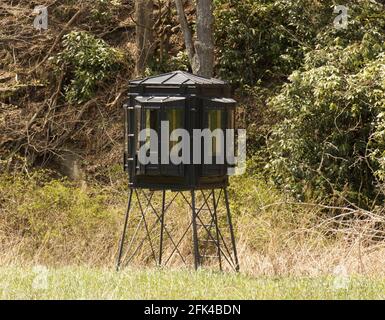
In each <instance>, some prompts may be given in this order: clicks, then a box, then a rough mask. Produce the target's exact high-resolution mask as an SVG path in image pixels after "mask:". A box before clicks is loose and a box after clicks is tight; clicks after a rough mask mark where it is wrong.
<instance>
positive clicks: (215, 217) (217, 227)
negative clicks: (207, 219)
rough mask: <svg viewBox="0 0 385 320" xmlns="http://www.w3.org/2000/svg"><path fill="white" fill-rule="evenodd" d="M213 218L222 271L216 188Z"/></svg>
mask: <svg viewBox="0 0 385 320" xmlns="http://www.w3.org/2000/svg"><path fill="white" fill-rule="evenodd" d="M213 206H214V207H213V208H214V209H213V219H214V223H215V233H216V238H217V239H216V240H217V242H216V245H217V254H218V261H219V270H221V271H222V256H221V244H220V239H219V226H218V216H217V202H216V200H215V190H213Z"/></svg>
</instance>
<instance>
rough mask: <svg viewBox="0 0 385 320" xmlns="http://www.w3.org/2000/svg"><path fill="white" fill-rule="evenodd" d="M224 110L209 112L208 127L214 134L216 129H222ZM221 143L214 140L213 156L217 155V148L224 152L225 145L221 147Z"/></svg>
mask: <svg viewBox="0 0 385 320" xmlns="http://www.w3.org/2000/svg"><path fill="white" fill-rule="evenodd" d="M222 117H223V111H222V110H209V111H208V127H209V129H210V130H211V132H213V131H214V130H216V129H222ZM220 143H221V141H220V140H217V139H216V138H215V137H214V138H213V156H214V157H215V156H216V155H217V147H218V148H219V150H224V148H223V145H220Z"/></svg>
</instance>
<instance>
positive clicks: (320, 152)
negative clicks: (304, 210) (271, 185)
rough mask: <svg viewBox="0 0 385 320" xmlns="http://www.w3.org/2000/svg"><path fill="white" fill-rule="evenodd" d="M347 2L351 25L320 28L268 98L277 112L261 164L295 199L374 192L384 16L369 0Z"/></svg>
mask: <svg viewBox="0 0 385 320" xmlns="http://www.w3.org/2000/svg"><path fill="white" fill-rule="evenodd" d="M351 9H352V12H353V13H354V14H353V15H352V18H351V19H352V20H353V22H352V23H351V25H350V26H351V27H350V28H348V29H347V30H346V31H341V32H337V31H335V30H329V31H327V32H325V33H321V34H320V35H319V39H321V40H320V42H321V43H320V44H319V45H318V47H317V49H316V50H313V51H311V52H309V53H308V54H307V55H306V56H305V62H304V65H303V67H302V68H301V69H300V70H298V71H295V72H293V73H292V75H291V76H290V83H288V84H286V85H285V86H284V87H283V89H282V91H281V93H280V94H279V95H277V96H276V97H274V98H273V99H272V100H271V103H270V106H271V107H272V108H274V109H275V110H277V111H278V112H279V113H280V115H281V118H283V119H284V120H283V121H282V122H280V123H279V124H277V125H276V126H275V127H274V129H273V130H272V135H271V137H270V141H269V147H268V151H269V156H270V163H269V164H268V165H267V168H268V172H269V173H270V174H271V176H272V177H273V179H274V180H275V182H276V183H277V184H279V185H280V186H282V187H283V188H284V189H286V190H290V191H291V192H292V193H294V194H295V195H297V197H298V198H300V199H305V198H306V197H307V196H311V197H313V196H316V197H324V196H326V195H329V194H333V193H335V192H337V193H338V194H340V193H341V192H344V193H345V196H346V197H347V198H348V199H349V200H350V201H355V202H357V203H360V204H363V205H365V204H366V205H368V204H369V203H370V201H372V200H374V199H378V200H379V199H380V198H377V192H378V189H376V184H377V182H378V181H377V179H376V178H377V177H380V178H384V172H385V171H384V165H383V162H382V160H381V159H383V157H384V154H385V153H384V150H385V144H384V140H383V137H384V133H385V132H384V130H383V129H384V119H383V114H384V113H383V110H384V108H385V82H384V74H385V59H384V53H385V32H384V31H385V21H384V20H373V19H372V17H373V16H377V14H378V12H379V10H381V8H380V7H378V6H376V5H373V4H367V5H363V4H360V6H356V7H354V6H353V7H352V8H351ZM322 42H325V43H322Z"/></svg>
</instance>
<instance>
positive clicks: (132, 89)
mask: <svg viewBox="0 0 385 320" xmlns="http://www.w3.org/2000/svg"><path fill="white" fill-rule="evenodd" d="M123 107H124V115H125V116H124V119H125V132H124V136H125V147H124V169H125V170H126V171H127V172H128V176H129V201H128V207H127V211H126V217H125V222H124V228H123V234H122V239H121V243H120V250H119V256H118V268H119V266H120V265H121V263H122V260H125V261H127V263H129V262H130V261H131V260H133V259H134V257H135V255H138V254H142V255H143V251H146V250H147V251H148V252H150V257H149V258H153V259H154V260H155V262H156V263H157V264H159V265H166V264H167V263H169V262H170V263H172V261H174V260H175V259H176V258H177V257H179V258H180V259H181V260H182V261H183V262H184V263H185V264H186V265H187V264H188V260H189V257H190V256H191V257H193V258H194V259H193V260H194V265H195V268H198V267H199V266H201V265H202V264H203V263H204V262H206V261H207V264H212V263H213V262H214V261H216V263H218V265H219V267H220V269H221V270H222V267H223V263H224V262H225V261H226V262H227V263H228V265H229V266H231V267H232V268H233V269H234V270H237V271H238V269H239V265H238V257H237V252H236V246H235V238H234V232H233V226H232V222H231V214H230V206H229V200H228V192H227V186H228V183H229V179H228V170H229V168H231V167H232V166H234V164H233V163H230V162H229V161H228V157H226V155H227V153H228V152H229V151H232V150H229V149H233V146H234V141H229V139H232V140H234V136H227V135H226V134H224V136H223V140H220V139H217V138H212V140H211V141H210V144H209V148H210V149H209V150H208V149H207V148H206V146H205V141H203V138H200V140H198V141H197V140H195V138H194V134H195V133H196V132H197V131H198V132H202V131H203V130H205V129H209V130H210V132H214V131H215V130H217V129H220V130H223V131H226V130H227V129H234V126H235V107H236V101H235V100H233V99H232V97H231V88H230V86H229V85H228V84H227V83H226V82H225V81H222V80H218V79H209V78H204V77H199V76H196V75H192V74H189V73H187V72H183V71H176V72H172V73H167V74H162V75H159V76H154V77H148V78H145V79H141V80H134V81H130V83H129V94H128V98H127V100H126V101H125V103H124V106H123ZM165 122H166V123H168V128H169V131H167V134H166V133H165V132H164V131H163V129H162V125H163V124H164V123H165ZM176 129H183V130H184V132H186V133H187V134H188V138H186V139H189V141H184V142H185V143H184V146H185V147H186V146H187V147H188V149H189V150H187V153H186V154H187V157H188V159H187V161H181V162H180V163H174V162H173V161H171V159H170V158H168V157H170V155H171V153H172V150H173V148H174V147H175V146H176V144H178V143H179V142H180V141H181V139H180V140H175V141H174V140H172V141H170V136H169V135H168V134H169V133H171V132H173V131H174V130H176ZM150 131H151V132H153V133H156V140H155V141H154V140H153V137H151V139H150V138H149V137H147V136H146V137H144V139H142V138H143V137H142V136H141V132H147V133H148V132H150ZM150 140H151V141H150ZM186 142H188V143H186ZM165 143H166V145H164V144H165ZM146 144H147V145H146ZM162 144H163V145H162ZM145 145H146V146H150V148H149V149H148V150H147V151H146V152H147V154H146V155H147V156H149V157H150V158H151V159H152V160H155V161H150V162H147V163H142V161H140V160H141V157H140V154H139V153H140V150H141V148H143V146H145ZM164 146H166V151H169V152H168V153H165V154H163V151H164V150H165V148H164ZM197 146H198V147H197ZM196 148H199V150H198V151H200V152H197V149H196ZM185 151H186V150H185ZM207 151H211V152H207ZM208 154H209V155H210V156H209V159H208V158H207V155H208ZM178 155H180V154H178ZM197 155H198V158H199V159H197ZM218 159H222V160H218ZM184 160H186V157H184ZM197 160H199V161H197ZM207 160H209V161H207ZM167 191H169V194H170V197H169V199H168V197H167V195H166V192H167ZM157 193H160V194H161V195H162V196H161V201H160V202H161V203H160V204H159V206H157V204H156V200H155V199H156V195H155V194H157ZM133 196H135V198H136V200H137V201H136V202H137V207H138V208H137V209H139V217H138V219H135V218H132V219H129V218H130V216H132V214H131V211H133V210H132V206H133ZM177 196H180V197H181V198H182V199H183V202H184V203H185V204H187V207H188V211H189V212H190V215H189V217H190V218H189V223H188V225H187V226H186V231H185V232H184V233H183V232H182V234H180V232H179V233H178V232H176V233H175V232H173V230H171V229H170V228H171V226H170V223H167V221H168V219H171V220H169V221H172V220H174V218H175V217H172V214H175V212H173V213H171V212H167V210H169V208H170V207H171V205H172V204H173V203H174V202H175V199H176V198H177ZM221 200H222V201H221ZM222 202H224V206H223V208H224V216H225V217H226V221H225V222H223V219H220V217H219V214H220V211H221V210H220V208H221V206H220V204H221V203H222ZM158 207H159V208H158ZM166 212H167V214H166ZM177 212H178V214H182V213H181V212H180V211H179V210H178V211H177ZM150 216H152V219H153V221H150ZM129 220H134V221H133V222H132V223H133V224H136V228H134V229H132V230H131V229H130V228H129V227H128V224H129ZM151 222H152V224H151ZM127 229H128V232H127ZM223 229H226V232H225V231H222V230H223ZM135 230H136V231H135ZM138 230H139V231H138ZM140 230H143V233H142V234H141V232H140ZM189 230H191V231H192V233H191V236H192V243H193V251H192V252H191V254H187V256H186V254H185V253H182V252H181V250H180V247H181V244H182V243H183V240H184V239H187V238H188V236H189V235H190V233H189V232H188V231H189ZM131 231H132V232H131ZM126 233H129V234H131V240H130V241H129V248H128V252H127V253H126V254H125V256H124V257H123V248H124V245H125V235H126ZM140 234H141V235H140ZM176 234H178V236H179V238H178V239H177V240H178V241H176V240H175V237H176ZM140 237H142V238H140ZM226 238H229V239H230V241H227V240H226ZM165 241H169V242H170V245H169V246H167V247H168V248H171V249H170V250H169V252H167V258H164V257H163V256H164V255H165V254H166V252H163V251H164V248H165ZM146 248H147V249H146ZM140 252H142V253H140Z"/></svg>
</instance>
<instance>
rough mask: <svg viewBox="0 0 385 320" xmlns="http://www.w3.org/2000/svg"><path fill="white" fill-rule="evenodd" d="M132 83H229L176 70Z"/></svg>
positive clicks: (131, 82)
mask: <svg viewBox="0 0 385 320" xmlns="http://www.w3.org/2000/svg"><path fill="white" fill-rule="evenodd" d="M130 84H149V85H182V84H192V85H194V84H227V82H226V81H222V80H219V79H214V78H211V79H210V78H205V77H200V76H196V75H194V74H191V73H188V72H185V71H174V72H170V73H165V74H161V75H158V76H152V77H147V78H144V79H138V80H132V81H130Z"/></svg>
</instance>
